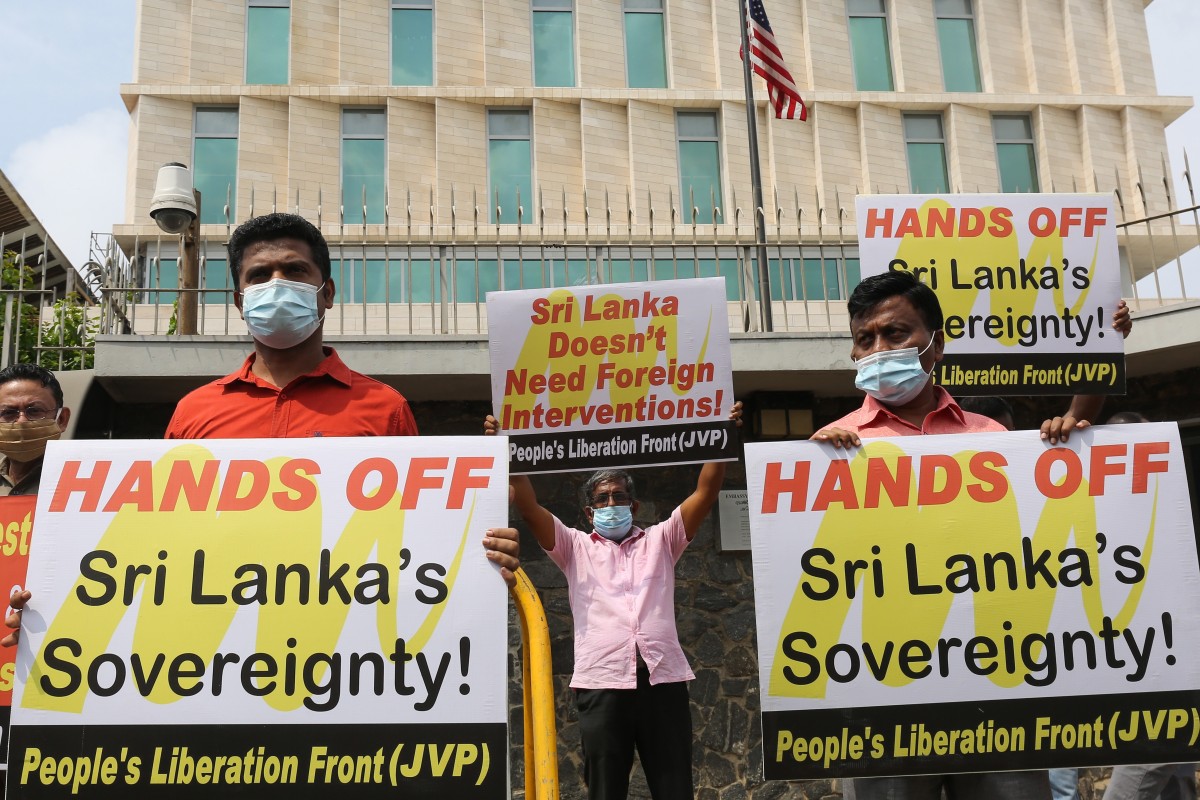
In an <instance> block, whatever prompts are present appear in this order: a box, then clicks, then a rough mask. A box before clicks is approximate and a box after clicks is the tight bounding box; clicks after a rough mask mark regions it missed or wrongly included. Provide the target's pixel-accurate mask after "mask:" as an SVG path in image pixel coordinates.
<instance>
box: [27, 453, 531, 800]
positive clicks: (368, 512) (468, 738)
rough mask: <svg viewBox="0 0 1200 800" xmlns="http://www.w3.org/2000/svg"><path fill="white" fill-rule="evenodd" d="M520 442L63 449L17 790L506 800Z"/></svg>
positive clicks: (46, 523) (43, 513) (36, 615)
mask: <svg viewBox="0 0 1200 800" xmlns="http://www.w3.org/2000/svg"><path fill="white" fill-rule="evenodd" d="M505 444H506V443H505V441H504V440H503V439H502V438H498V439H492V438H491V437H487V438H485V437H481V436H474V437H464V438H433V437H421V438H417V437H401V438H382V437H381V438H366V439H363V438H328V439H264V440H211V441H204V442H185V443H180V442H176V441H138V442H111V441H110V442H95V443H92V442H65V443H57V442H52V443H51V444H50V449H49V450H48V453H47V456H46V463H45V466H44V471H43V478H42V487H41V493H40V495H39V497H38V511H37V541H38V542H39V543H40V545H41V546H35V547H34V548H33V552H32V554H31V558H30V564H29V588H30V590H31V591H32V592H33V600H32V601H31V602H30V603H29V607H28V608H27V610H26V611H25V614H24V620H23V633H22V637H21V641H20V648H19V653H18V658H17V666H18V669H17V682H16V687H15V693H14V705H13V723H14V731H13V743H12V749H11V752H10V756H11V759H12V761H11V763H12V770H11V771H10V773H9V782H8V793H9V797H29V798H33V797H62V796H64V795H66V794H68V793H70V794H72V795H75V794H77V795H79V796H81V797H118V796H119V797H128V796H130V795H136V796H137V797H146V798H153V797H172V798H174V797H192V796H196V797H216V796H221V797H224V796H228V795H230V794H236V793H242V794H246V795H248V796H253V797H261V798H285V797H286V798H289V800H291V799H293V798H301V797H329V796H331V794H332V795H333V796H337V797H384V796H387V797H391V796H395V793H396V791H397V788H399V789H400V791H401V792H402V793H411V794H415V795H420V796H422V797H435V798H436V797H444V798H456V799H457V798H463V797H466V798H501V797H507V796H508V771H507V768H506V765H507V726H506V720H507V709H508V705H507V677H506V672H507V655H506V654H507V644H508V643H507V635H506V629H507V602H506V595H507V592H506V589H505V586H504V583H503V581H502V580H501V578H500V577H499V575H497V574H496V573H495V568H494V567H492V565H491V564H490V562H488V561H487V559H486V558H485V557H484V554H483V552H482V545H481V540H482V538H483V535H484V531H485V530H486V529H488V528H489V527H499V526H503V525H505V524H506V518H507V510H508V502H507V498H508V487H507V477H508V476H507V473H506V471H505V449H506V448H505Z"/></svg>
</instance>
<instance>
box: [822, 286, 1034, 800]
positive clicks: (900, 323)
mask: <svg viewBox="0 0 1200 800" xmlns="http://www.w3.org/2000/svg"><path fill="white" fill-rule="evenodd" d="M847 308H848V310H849V312H850V338H851V342H852V346H851V350H850V357H851V358H853V359H854V362H855V365H856V367H857V369H858V378H857V379H856V380H855V385H856V386H858V388H859V389H861V390H862V391H863V392H865V393H866V395H867V396H866V398H865V399H864V400H863V404H862V406H861V407H860V408H859V409H857V410H856V411H852V412H851V413H849V414H847V415H846V416H844V417H842V418H841V419H839V420H837V421H836V422H834V423H833V424H832V425H830V426H828V427H825V428H822V429H821V430H819V431H817V432H816V433H814V434H813V436H812V438H813V439H815V440H816V441H820V442H829V443H831V444H833V445H834V446H835V447H846V448H849V447H857V446H858V445H860V444H862V441H861V440H862V439H865V438H874V437H877V436H919V435H921V434H938V433H982V432H985V431H996V432H1001V431H1004V430H1005V427H1004V426H1003V425H1001V424H1000V423H999V422H996V421H995V420H993V419H989V418H988V417H985V416H983V415H981V414H972V413H970V412H967V411H963V410H962V409H961V408H959V407H958V403H956V402H954V398H952V397H951V396H950V394H949V393H948V392H947V391H946V390H945V389H943V388H942V387H940V386H935V385H934V384H933V383H932V382H931V381H930V376H931V375H932V373H933V368H934V365H935V364H937V362H938V361H941V360H942V348H943V346H944V345H945V335H944V333H943V331H942V307H941V305H940V304H939V303H938V299H937V295H936V294H934V293H933V290H932V289H930V288H929V287H928V286H926V285H925V284H923V283H921V282H919V281H918V280H917V279H916V278H915V277H913V275H912V273H910V272H885V273H884V274H882V275H873V276H872V277H870V278H867V279H866V280H864V281H863V282H862V283H860V284H859V285H858V286H857V287H856V288H855V289H854V292H853V294H851V295H850V301H849V302H848V303H847ZM943 790H945V795H946V796H947V797H952V798H965V797H969V798H972V800H1006V798H1022V800H1037V798H1044V799H1045V800H1050V780H1049V777H1048V776H1047V774H1046V770H1033V771H1028V772H992V773H978V774H963V775H912V776H904V777H886V778H855V779H853V780H851V781H848V783H847V786H846V791H845V795H846V797H847V798H849V799H850V800H940V798H941V797H942V793H943Z"/></svg>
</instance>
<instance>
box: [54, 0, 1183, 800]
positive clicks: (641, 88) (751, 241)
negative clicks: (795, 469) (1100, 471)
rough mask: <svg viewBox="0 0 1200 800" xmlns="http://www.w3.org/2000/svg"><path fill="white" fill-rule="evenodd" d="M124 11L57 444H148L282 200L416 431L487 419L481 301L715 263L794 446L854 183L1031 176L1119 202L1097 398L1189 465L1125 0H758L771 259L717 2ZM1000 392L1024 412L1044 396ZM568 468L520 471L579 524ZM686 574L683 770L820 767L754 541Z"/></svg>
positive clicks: (818, 366)
mask: <svg viewBox="0 0 1200 800" xmlns="http://www.w3.org/2000/svg"><path fill="white" fill-rule="evenodd" d="M137 5H138V12H137V23H136V24H137V30H136V36H135V48H136V49H135V53H134V59H133V79H132V82H131V83H129V84H126V85H123V86H122V87H121V94H122V97H123V98H124V101H125V104H126V106H127V108H128V109H129V115H130V139H129V141H130V148H129V164H128V183H127V192H126V197H127V200H126V210H125V218H124V219H123V220H122V221H121V222H120V223H119V224H116V225H114V227H113V229H112V231H111V233H105V234H101V235H96V236H95V237H94V239H93V252H92V258H93V261H94V262H95V263H96V264H97V265H99V266H100V267H101V268H102V270H103V280H102V285H101V286H100V287H99V293H100V296H101V304H100V309H101V310H100V314H101V332H100V335H99V336H98V338H97V343H96V373H95V377H96V379H95V383H94V385H93V388H92V389H91V394H90V395H89V398H88V401H87V403H86V404H85V407H84V409H83V415H82V417H81V419H80V421H79V425H80V429H79V432H78V433H77V435H79V436H94V437H113V438H143V437H147V438H153V437H157V436H161V434H162V431H163V429H164V428H165V425H166V421H167V419H168V418H169V416H170V414H171V412H172V410H173V409H174V405H175V402H176V401H178V399H179V398H180V397H182V395H183V394H184V393H186V392H187V391H188V390H190V389H192V388H194V387H196V386H198V385H200V384H202V383H204V382H207V381H209V380H212V379H213V378H215V377H218V376H221V375H224V374H227V373H230V372H232V371H234V370H235V369H236V368H237V367H238V366H239V365H240V364H241V362H242V359H243V358H244V357H245V355H246V353H247V352H249V350H250V340H249V338H248V337H247V335H246V329H245V325H244V324H243V322H242V321H241V319H240V316H239V314H238V312H237V310H236V308H235V307H234V305H233V302H232V286H231V284H230V276H229V270H228V265H227V263H226V253H225V242H226V241H227V240H228V237H229V235H230V233H231V231H232V230H233V229H234V228H235V227H236V226H237V225H238V224H239V223H241V222H243V221H245V220H246V219H248V218H250V217H252V216H256V215H260V214H263V213H267V212H270V211H274V210H278V211H290V212H295V213H299V214H300V215H302V216H304V217H305V218H307V219H309V220H310V221H312V222H313V223H314V224H316V225H318V226H319V227H320V229H321V230H322V232H323V233H324V235H325V237H326V238H327V239H328V241H329V243H330V246H331V251H332V256H333V279H334V282H335V284H336V287H337V297H336V300H335V303H336V304H335V307H334V308H333V309H332V310H330V311H329V313H328V315H327V316H326V319H325V339H326V341H327V343H329V344H332V345H333V346H334V347H336V348H337V349H338V351H339V353H340V354H341V355H342V357H343V358H344V359H345V361H346V362H347V363H348V364H349V365H350V366H351V367H352V368H354V369H357V370H358V371H360V372H363V373H366V374H368V375H371V376H373V377H376V378H378V379H380V380H383V381H385V382H387V383H389V384H391V385H393V386H395V387H396V388H398V389H399V390H400V391H401V392H402V393H403V394H404V395H405V396H406V397H408V398H409V400H410V401H411V402H412V403H413V406H414V410H415V413H416V417H417V421H418V424H419V425H420V427H421V430H422V432H423V433H427V434H431V433H433V434H437V433H446V434H464V433H474V432H476V431H478V430H479V426H480V420H481V418H482V416H483V414H484V413H487V411H488V410H489V408H490V405H489V400H490V386H489V377H488V370H489V363H488V348H487V330H488V319H487V313H486V306H485V297H486V294H487V292H490V291H497V290H509V289H521V288H536V287H558V286H577V285H581V284H592V283H610V282H628V281H642V280H654V279H668V278H685V277H707V276H713V277H720V278H723V279H724V281H725V287H726V298H727V308H728V314H727V322H728V325H729V329H730V331H731V334H732V339H733V341H732V351H733V363H734V370H735V374H734V381H735V389H736V391H737V394H738V396H739V398H741V399H744V400H745V401H746V403H747V408H748V413H747V426H746V428H745V429H744V430H745V436H746V438H747V439H748V440H754V439H771V438H787V437H805V438H806V437H807V436H808V435H809V434H810V433H811V432H812V430H813V429H814V426H819V425H821V424H824V423H827V422H829V421H831V420H833V419H835V418H837V417H838V416H841V415H842V414H843V413H845V412H846V411H848V410H850V409H852V408H854V407H856V406H857V405H858V403H859V402H860V399H861V395H859V394H858V393H857V392H856V390H855V389H854V386H853V370H852V365H851V362H850V359H849V352H850V346H851V345H850V339H849V324H848V319H847V316H846V311H845V301H846V298H847V296H848V293H849V292H850V291H851V290H852V289H853V287H854V286H855V285H856V284H857V282H858V280H859V275H860V263H859V251H858V246H857V242H856V237H855V224H856V220H855V207H854V200H855V196H856V195H857V194H860V193H880V194H882V193H886V194H892V193H949V192H983V193H998V192H1031V191H1032V192H1053V191H1058V192H1099V193H1112V194H1113V195H1114V197H1115V199H1116V201H1115V207H1116V209H1117V214H1118V218H1119V219H1118V223H1119V228H1118V239H1119V246H1120V252H1121V266H1122V280H1123V287H1124V292H1123V293H1124V294H1125V296H1126V297H1127V299H1128V301H1129V303H1130V307H1131V308H1132V309H1133V316H1134V320H1135V326H1134V332H1133V334H1132V335H1131V336H1130V338H1129V339H1128V340H1127V342H1126V353H1127V370H1128V383H1129V394H1128V395H1127V396H1126V397H1119V398H1113V399H1111V400H1110V401H1109V403H1108V408H1107V409H1106V411H1107V412H1112V411H1117V410H1125V409H1129V410H1138V411H1141V412H1143V413H1145V414H1146V415H1147V416H1148V417H1149V418H1151V419H1152V420H1156V421H1157V420H1168V419H1169V420H1178V421H1179V422H1180V424H1181V426H1182V434H1183V436H1184V440H1185V443H1187V444H1188V445H1189V447H1190V453H1191V454H1192V456H1193V457H1194V458H1200V404H1198V403H1197V402H1196V393H1195V388H1194V387H1195V386H1196V385H1197V384H1198V383H1200V304H1198V303H1197V301H1196V300H1195V297H1196V293H1197V292H1200V286H1192V285H1187V286H1180V283H1181V281H1180V280H1179V279H1177V278H1175V277H1173V276H1175V275H1176V273H1178V272H1181V271H1182V269H1183V268H1182V267H1181V266H1177V262H1176V258H1177V256H1179V255H1180V254H1181V253H1185V252H1187V251H1188V250H1193V249H1194V248H1195V247H1196V245H1197V227H1196V217H1195V213H1196V212H1195V206H1196V200H1195V197H1194V195H1193V194H1191V191H1192V182H1193V179H1192V176H1191V175H1190V174H1189V173H1187V172H1182V173H1180V172H1178V171H1177V170H1176V169H1174V168H1172V167H1171V166H1170V165H1169V164H1168V163H1167V161H1166V159H1165V157H1164V153H1165V151H1166V140H1165V136H1164V129H1165V127H1166V126H1167V125H1168V124H1169V123H1170V122H1172V121H1173V120H1175V119H1176V118H1178V117H1179V116H1180V115H1182V114H1183V113H1184V112H1185V111H1187V110H1188V109H1189V108H1190V107H1191V106H1192V102H1193V101H1192V99H1191V98H1187V97H1167V96H1161V95H1159V94H1158V92H1157V90H1156V86H1155V77H1154V74H1153V69H1152V65H1151V58H1150V44H1149V40H1148V36H1147V28H1146V20H1145V13H1146V6H1147V5H1149V2H1146V0H1088V1H1087V2H1080V0H768V3H767V11H768V13H769V15H770V20H771V23H772V26H773V28H774V33H775V36H776V39H777V41H778V42H779V44H780V47H781V49H782V51H783V54H784V56H785V58H786V60H787V65H788V67H789V69H790V71H791V73H792V75H793V76H794V77H795V81H796V83H797V85H798V86H799V87H800V90H801V93H802V94H803V96H804V99H805V101H806V102H807V104H808V106H809V109H810V111H809V119H808V121H807V122H801V121H799V120H777V119H774V118H773V115H772V113H771V108H770V106H769V104H768V102H767V97H766V91H765V89H764V86H763V83H762V81H761V80H759V79H757V78H756V79H755V84H756V92H757V103H756V108H755V113H756V121H757V129H758V150H759V154H760V162H761V174H762V181H763V186H764V202H763V208H762V212H761V213H762V217H763V220H764V230H765V239H766V246H765V249H760V248H758V247H756V244H755V225H754V216H755V213H756V209H755V203H754V200H753V193H752V188H751V177H750V160H749V155H748V152H747V150H748V148H747V114H746V100H745V93H744V89H743V73H742V67H741V62H740V60H739V56H738V49H739V43H740V42H739V36H738V30H739V13H738V12H739V9H738V4H737V2H736V0H292V1H291V2H289V1H288V0H139V2H138V4H137ZM168 162H180V163H183V164H186V165H188V166H189V167H190V169H191V171H192V173H193V176H194V181H195V186H196V188H197V189H198V190H199V191H200V192H201V196H202V205H201V218H200V235H199V252H200V283H199V291H198V292H197V293H196V294H197V295H198V303H197V308H198V310H197V320H196V330H197V332H196V333H195V334H188V335H180V334H178V333H176V330H177V328H178V320H177V318H176V309H175V307H174V304H175V303H176V300H177V299H178V297H179V293H178V289H179V258H180V252H181V242H180V239H179V238H178V237H174V236H168V235H166V234H163V233H161V232H160V231H159V229H158V228H157V226H156V225H155V223H154V222H153V221H152V220H151V218H150V216H149V210H150V202H151V197H152V195H153V193H154V189H155V180H156V175H157V173H158V170H159V168H160V167H161V166H162V165H163V164H165V163H168ZM760 252H765V253H766V258H767V270H766V272H767V274H768V275H769V290H770V291H769V296H770V300H769V303H770V306H769V308H770V313H769V314H766V313H763V312H764V309H763V308H762V307H761V305H760V300H759V292H758V290H757V287H758V285H759V274H760V270H759V269H758V254H759V253H760ZM1193 257H1194V254H1193ZM768 321H769V324H768ZM1015 405H1016V407H1017V413H1018V418H1019V419H1018V423H1019V424H1021V425H1023V426H1026V427H1032V426H1033V425H1035V424H1037V423H1039V422H1040V421H1041V419H1042V418H1043V417H1044V415H1046V414H1047V413H1054V412H1055V411H1061V410H1062V409H1063V408H1065V406H1066V399H1065V398H1049V399H1047V398H1042V399H1038V400H1030V399H1018V400H1017V401H1016V402H1015ZM647 472H648V473H651V474H649V475H647V478H646V479H645V481H643V479H641V478H639V482H640V483H642V485H643V486H646V487H648V488H646V489H644V490H643V491H644V492H645V493H646V494H647V497H646V499H645V500H644V501H643V507H644V509H645V512H646V515H647V519H649V518H650V517H653V516H654V515H656V514H657V515H658V516H657V517H655V518H661V517H665V516H666V515H667V514H668V513H669V512H670V509H671V508H672V507H673V505H674V504H675V503H676V502H678V501H679V500H681V499H682V498H683V497H684V496H686V494H687V493H688V492H689V491H690V486H691V485H692V484H693V482H694V475H695V473H694V468H683V467H681V468H669V469H661V470H647ZM741 475H742V473H741V472H740V469H738V468H734V469H731V471H730V477H729V479H728V480H727V488H730V489H737V488H739V486H744V482H741V480H742V478H741ZM578 477H579V476H575V478H578ZM577 483H578V481H577V480H575V479H574V478H573V479H572V480H570V481H560V482H557V483H555V484H552V483H551V482H549V481H546V482H544V483H542V482H539V484H538V485H539V490H540V491H543V498H544V499H545V500H546V501H547V504H548V505H549V506H550V507H551V508H552V509H553V510H555V511H556V513H558V514H559V515H560V516H562V517H563V518H564V519H566V520H568V521H575V519H576V515H577V514H578V501H577V498H575V496H574V491H575V489H576V487H577ZM543 487H544V490H543ZM715 516H716V514H715V512H714V517H715ZM523 543H524V547H523V556H524V559H525V563H526V569H527V571H529V573H530V575H531V576H532V577H533V578H534V582H535V584H537V585H538V586H539V587H540V588H543V589H544V594H543V599H544V600H545V601H546V602H547V605H548V609H549V614H550V617H551V631H552V634H553V636H554V656H555V676H556V688H557V689H558V698H559V706H560V711H561V713H560V720H559V727H560V731H561V732H562V733H563V735H562V737H561V739H562V743H561V746H560V762H561V777H562V787H563V796H564V797H577V796H582V795H581V792H582V782H581V780H579V779H578V775H577V773H576V772H575V770H576V769H577V767H578V752H577V750H578V747H577V737H576V738H571V736H570V732H571V731H572V726H573V724H574V722H573V717H574V714H573V712H572V711H569V709H570V708H571V702H570V699H569V692H568V690H567V689H566V683H567V680H568V678H569V675H570V669H571V635H570V623H569V612H564V608H565V606H566V602H565V596H566V591H565V588H563V584H562V580H561V575H560V574H559V573H558V572H557V570H556V569H555V568H554V567H553V565H551V564H549V562H548V561H547V559H545V558H544V557H543V555H542V553H541V552H540V551H539V550H538V548H537V545H536V543H534V541H533V539H532V537H528V536H526V537H525V539H524V542H523ZM679 570H680V571H679V583H678V585H677V590H676V594H677V598H678V599H677V605H678V607H679V611H680V633H681V638H682V641H683V646H684V649H685V651H687V653H688V655H689V657H690V659H691V661H692V663H693V667H694V669H695V670H696V672H697V676H698V678H697V681H696V682H695V683H694V684H693V687H692V698H693V719H694V722H695V727H696V748H695V750H696V754H695V758H696V764H697V769H698V770H699V772H698V779H697V780H698V783H697V787H698V789H699V790H700V791H702V792H703V793H704V795H703V796H712V797H716V796H717V795H718V794H720V795H721V796H726V792H728V791H733V789H731V788H730V787H742V790H744V792H745V794H744V795H739V796H756V795H759V794H760V793H761V794H762V796H764V797H765V796H770V797H802V796H806V792H811V791H815V789H814V788H813V787H811V786H807V787H806V786H805V785H803V784H796V785H787V786H778V785H775V786H772V785H771V784H764V783H763V782H762V778H761V775H762V769H761V760H762V756H761V751H760V750H759V747H758V743H759V732H758V722H757V717H756V712H757V702H758V700H757V698H758V689H757V677H756V674H757V673H756V670H757V666H756V657H755V655H754V644H753V601H752V587H751V571H750V559H749V553H748V552H746V551H732V552H731V551H728V550H726V551H721V550H720V549H719V548H718V545H717V537H716V536H715V535H714V534H713V533H709V532H705V533H702V535H701V536H700V537H698V539H697V541H696V543H695V544H694V545H693V546H692V547H691V548H690V549H689V551H688V554H687V555H686V556H685V559H684V560H683V561H682V562H681V563H680V567H679ZM517 697H518V698H519V694H518V695H517ZM513 719H514V720H515V721H516V724H514V726H513V730H514V738H519V736H520V724H519V720H520V710H519V708H518V709H517V711H516V712H515V715H514V717H513ZM748 741H749V742H751V745H752V746H750V747H747V745H746V742H748ZM513 761H514V764H517V765H519V763H520V761H521V751H520V749H519V747H517V748H515V749H514V751H513ZM516 769H517V770H519V766H517V767H516ZM516 774H517V773H516V772H514V785H518V784H519V781H518V779H517V777H516ZM637 787H638V784H637V783H636V781H635V793H636V791H637ZM642 788H644V785H643V787H642ZM835 788H836V787H835ZM573 792H574V794H573ZM729 796H734V795H729Z"/></svg>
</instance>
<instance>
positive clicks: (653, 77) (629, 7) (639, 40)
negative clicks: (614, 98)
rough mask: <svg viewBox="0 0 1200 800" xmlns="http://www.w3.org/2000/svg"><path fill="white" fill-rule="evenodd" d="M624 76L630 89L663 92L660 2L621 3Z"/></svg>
mask: <svg viewBox="0 0 1200 800" xmlns="http://www.w3.org/2000/svg"><path fill="white" fill-rule="evenodd" d="M624 8H625V75H626V79H627V81H628V83H629V88H631V89H665V88H666V86H667V53H666V48H665V46H664V42H665V41H666V40H665V35H666V27H665V25H664V23H663V0H624Z"/></svg>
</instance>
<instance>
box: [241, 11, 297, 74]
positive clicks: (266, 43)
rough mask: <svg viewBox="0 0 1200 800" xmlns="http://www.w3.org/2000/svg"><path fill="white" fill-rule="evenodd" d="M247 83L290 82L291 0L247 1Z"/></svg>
mask: <svg viewBox="0 0 1200 800" xmlns="http://www.w3.org/2000/svg"><path fill="white" fill-rule="evenodd" d="M247 2H248V5H247V7H246V83H287V82H288V46H289V42H290V38H291V27H292V9H291V2H290V0H247Z"/></svg>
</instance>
